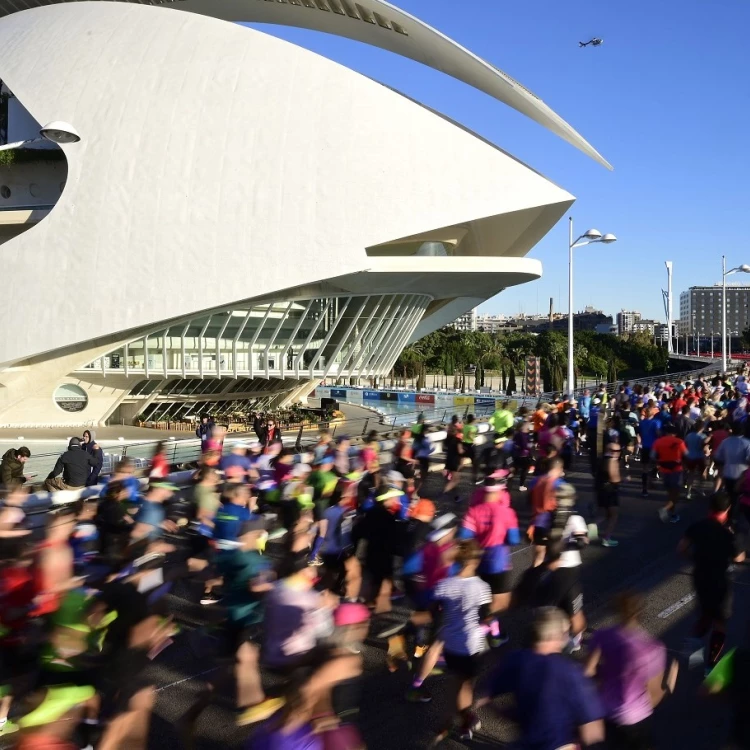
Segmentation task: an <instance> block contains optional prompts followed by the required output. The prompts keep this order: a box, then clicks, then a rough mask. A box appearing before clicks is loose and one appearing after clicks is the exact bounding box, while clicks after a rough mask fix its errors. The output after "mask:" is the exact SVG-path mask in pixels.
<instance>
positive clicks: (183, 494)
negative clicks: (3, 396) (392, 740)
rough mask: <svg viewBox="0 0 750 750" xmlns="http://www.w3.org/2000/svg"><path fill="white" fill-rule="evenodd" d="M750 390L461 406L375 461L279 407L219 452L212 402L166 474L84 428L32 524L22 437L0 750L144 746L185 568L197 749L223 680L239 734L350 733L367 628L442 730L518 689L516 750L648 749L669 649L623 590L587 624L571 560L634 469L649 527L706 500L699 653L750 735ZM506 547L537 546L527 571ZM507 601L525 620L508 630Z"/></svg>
mask: <svg viewBox="0 0 750 750" xmlns="http://www.w3.org/2000/svg"><path fill="white" fill-rule="evenodd" d="M748 390H749V389H748V383H747V382H746V380H745V377H744V376H743V375H738V376H732V377H720V376H718V375H717V376H715V377H710V378H704V377H700V378H698V379H695V380H691V381H689V382H688V381H679V380H677V381H674V382H667V381H665V382H662V383H659V384H658V385H656V386H655V387H653V388H648V387H641V386H640V385H635V386H634V387H632V388H631V387H630V386H629V384H627V383H625V384H623V385H622V386H619V387H618V388H617V389H616V390H615V392H614V393H613V392H611V391H609V392H608V391H607V390H605V388H604V387H603V386H602V387H600V388H599V389H596V390H595V392H593V393H590V392H589V391H583V393H582V394H580V395H578V396H577V398H575V399H574V398H569V397H567V396H562V395H561V396H560V397H559V398H555V399H553V400H551V401H550V402H549V403H540V404H539V405H538V407H537V408H536V409H533V410H527V409H525V408H521V409H519V410H511V409H510V408H509V405H508V404H505V405H503V406H501V407H499V408H498V409H497V410H496V411H495V413H494V414H492V415H491V417H490V418H489V420H488V421H489V429H488V430H485V428H483V427H482V428H481V429H480V422H479V421H478V420H476V419H474V417H473V416H472V415H466V416H465V418H460V417H458V416H455V417H453V419H452V420H451V422H450V424H448V425H431V424H429V422H428V421H427V420H425V419H424V418H423V417H421V416H420V418H418V419H417V421H416V423H415V424H414V425H413V426H412V427H411V428H409V429H404V430H402V431H401V432H400V434H399V436H398V438H397V440H395V445H393V447H391V446H390V445H388V446H387V447H388V450H387V452H385V451H384V449H383V448H384V446H383V444H382V442H381V439H380V438H381V436H380V435H379V434H378V433H376V432H373V433H370V434H369V435H368V436H367V437H366V438H365V439H364V440H362V441H361V442H360V441H356V444H355V441H352V440H350V439H349V438H347V437H338V438H336V439H335V440H334V439H332V437H331V435H330V434H329V433H328V432H327V431H326V430H322V431H321V432H320V434H319V436H318V440H317V442H316V443H315V445H313V446H311V447H310V448H309V450H308V451H306V452H303V453H299V452H295V451H294V450H292V449H289V448H286V447H284V445H283V444H282V442H281V436H280V433H279V432H278V428H276V426H275V425H274V423H273V420H270V421H268V422H267V423H266V424H265V425H263V430H262V432H259V437H261V439H262V442H261V441H257V442H241V441H240V442H233V443H232V444H231V445H224V438H225V435H224V433H223V432H222V430H221V428H220V427H217V426H216V425H214V424H213V423H212V421H211V420H210V418H209V417H206V418H205V419H203V420H202V422H201V425H200V426H199V427H198V431H197V434H198V436H199V437H200V438H201V441H202V447H203V451H202V458H201V461H200V463H199V465H198V467H197V468H196V469H195V471H194V472H192V473H191V475H190V478H189V480H187V482H186V483H184V484H181V485H180V486H177V485H176V484H173V483H172V482H171V481H170V477H173V475H172V474H170V471H171V470H172V468H173V467H169V466H168V465H167V463H166V459H165V457H164V454H163V451H160V450H157V452H156V454H155V457H154V460H153V461H152V465H151V468H150V470H149V471H148V472H146V475H145V476H143V477H139V476H137V472H136V471H135V468H134V466H133V464H132V463H131V462H129V461H128V460H123V461H121V462H120V463H118V464H117V465H116V466H115V468H114V473H113V474H112V475H111V476H108V477H100V476H99V470H100V469H101V461H100V457H99V456H98V454H97V453H96V451H97V450H98V446H96V445H95V442H94V441H95V436H93V435H91V434H89V435H88V436H87V439H86V440H84V441H78V439H74V440H73V441H71V446H70V448H69V450H68V451H67V452H66V453H65V454H63V456H62V457H61V459H60V461H58V464H57V465H56V467H55V469H54V470H53V472H52V473H51V474H50V476H49V477H48V478H47V480H46V483H47V487H48V489H50V490H55V489H58V490H59V489H70V488H72V487H77V488H84V489H83V490H82V491H81V493H80V499H78V500H77V501H75V502H70V503H67V504H64V505H60V506H53V508H52V509H46V512H44V513H39V514H35V513H33V512H31V511H30V499H31V498H33V499H34V501H36V500H38V499H39V497H40V495H39V494H36V495H33V496H31V495H30V494H29V489H28V487H27V481H26V479H27V478H26V477H25V476H24V473H23V465H24V463H25V460H26V459H27V458H28V456H29V451H28V449H27V448H19V449H18V450H15V451H8V452H7V453H6V454H5V456H4V457H3V465H2V479H3V482H4V484H5V494H4V498H3V502H2V505H0V747H15V748H19V749H21V750H35V749H39V748H59V749H61V750H63V749H64V750H67V749H68V748H70V749H75V748H102V749H103V750H107V749H109V748H133V749H134V750H137V749H138V748H145V747H147V746H148V736H149V724H150V717H151V713H152V709H153V706H154V702H155V696H156V692H155V687H154V686H153V685H150V684H149V683H148V679H147V676H148V666H149V664H150V663H151V662H153V661H155V660H159V659H160V655H161V654H162V653H163V652H164V650H165V649H168V648H169V647H170V646H172V645H173V644H174V643H175V641H176V640H178V639H181V638H183V639H190V638H191V637H193V636H194V635H195V633H194V631H190V630H189V629H186V628H185V625H184V624H182V623H180V622H179V617H177V618H176V617H175V615H174V607H173V604H174V598H175V597H176V596H182V595H184V592H185V591H187V590H188V587H187V586H186V582H192V583H193V584H194V585H195V586H196V587H197V588H198V589H199V591H200V592H202V593H200V594H199V595H198V598H199V601H200V604H201V605H202V606H203V607H204V608H205V609H204V611H205V612H206V613H207V620H208V621H210V623H211V626H210V627H204V628H202V630H201V636H202V637H201V638H200V639H199V640H197V641H195V639H194V641H195V642H197V643H199V644H200V645H199V649H200V650H201V653H199V654H197V656H198V657H200V658H204V657H206V655H207V653H210V655H211V658H212V659H213V661H214V664H215V665H214V668H213V669H211V670H210V672H211V674H210V675H208V676H207V677H205V678H204V682H205V683H206V689H205V691H204V692H202V693H201V694H200V696H199V698H198V699H197V701H196V702H195V704H194V705H193V706H192V707H191V709H190V710H189V711H188V712H187V713H186V714H185V716H184V717H183V720H182V721H181V722H180V725H179V727H178V731H179V734H180V736H181V738H182V740H183V741H184V743H185V745H186V746H191V742H192V735H193V731H194V727H195V725H196V722H197V721H198V719H199V717H200V715H201V713H202V712H203V711H204V710H206V708H207V707H208V706H209V705H210V703H211V702H212V701H214V700H217V699H219V698H220V697H222V698H226V696H231V699H232V701H233V703H234V705H235V708H236V721H237V723H238V724H239V725H242V726H248V727H249V730H248V738H247V740H246V743H247V744H246V747H247V748H251V749H252V750H359V749H360V748H365V747H366V743H365V740H364V739H363V737H362V735H361V734H360V730H359V728H358V722H357V715H358V709H359V703H360V694H361V689H362V684H363V681H364V679H365V676H364V674H363V655H362V644H363V643H364V642H365V641H367V642H379V643H380V644H381V645H382V648H383V651H384V653H385V659H384V669H388V670H390V671H391V672H397V671H400V670H408V671H409V673H410V675H409V683H410V687H409V689H408V690H407V691H406V693H405V695H404V701H408V702H412V703H428V702H430V701H431V700H432V692H433V691H434V690H435V689H440V690H451V691H452V693H451V694H452V696H455V700H453V699H451V709H450V710H449V711H448V712H446V714H445V715H444V716H442V717H441V718H440V720H439V721H438V722H437V723H436V725H435V726H434V740H433V744H434V745H438V744H439V743H440V742H442V741H443V740H444V739H445V738H447V737H448V736H449V735H451V734H452V735H454V736H455V737H458V738H459V739H471V737H472V736H473V734H474V733H476V732H477V731H478V730H479V729H480V728H481V717H482V715H483V712H485V711H487V710H490V709H489V707H488V704H490V703H492V702H493V701H495V699H497V698H499V697H500V696H504V695H512V696H513V699H514V714H513V720H514V721H515V723H516V724H517V726H518V736H519V739H518V744H517V747H518V748H527V749H528V750H532V749H533V750H561V749H562V748H566V749H568V748H577V747H595V748H605V747H607V748H628V749H629V750H639V749H640V748H643V749H644V750H646V749H647V748H652V747H654V745H653V739H652V736H651V717H652V714H653V711H654V709H655V707H656V706H657V705H658V703H659V702H660V701H661V700H662V699H663V698H664V696H665V695H667V694H669V693H670V692H672V691H673V690H674V687H675V683H676V681H677V680H678V663H677V661H676V660H674V659H671V658H670V657H669V656H668V653H667V650H666V648H665V647H664V645H663V644H662V643H660V642H659V641H658V640H656V639H654V638H653V637H652V636H650V635H649V634H648V633H647V632H646V631H645V629H643V628H642V627H641V626H640V625H639V615H640V613H641V611H642V608H643V601H642V599H641V597H640V596H639V595H638V593H636V592H632V591H623V592H620V594H619V596H618V598H617V602H616V609H617V612H618V614H619V620H618V624H616V625H614V626H613V627H610V628H607V629H604V630H598V631H595V632H593V633H592V634H591V635H590V637H589V638H587V639H586V640H585V642H584V640H583V639H584V635H585V634H586V633H587V622H586V616H585V609H584V601H585V600H584V591H583V590H582V584H581V576H580V568H581V565H582V561H583V560H582V552H583V551H584V550H585V548H586V547H587V545H589V544H601V545H602V546H603V547H606V548H612V547H615V546H617V545H618V543H619V541H621V540H619V539H618V538H617V522H618V510H619V504H620V487H621V484H622V481H623V477H626V476H627V475H628V473H630V474H638V473H640V485H639V486H640V488H641V491H642V493H643V495H644V496H648V495H649V493H651V492H652V491H653V490H654V489H655V488H656V487H657V483H661V484H662V485H663V487H664V489H665V490H666V497H667V499H666V502H665V504H664V505H663V506H662V507H660V508H659V510H658V517H659V519H660V520H661V521H662V522H664V523H672V524H678V523H681V519H680V504H681V503H684V502H687V501H688V500H690V501H691V502H693V503H695V502H702V503H703V505H704V506H705V518H704V519H703V520H701V521H698V522H697V523H693V524H690V525H687V524H686V527H685V530H684V535H683V540H682V542H681V544H680V549H679V552H680V553H681V554H684V555H685V556H687V557H688V559H689V560H691V561H692V565H693V581H694V587H695V595H696V599H697V603H698V607H697V609H698V618H697V621H696V623H695V631H694V637H695V639H696V640H695V644H694V645H695V648H700V647H702V646H704V647H705V649H704V652H705V653H704V657H703V658H704V665H703V668H704V669H705V670H706V673H707V678H706V687H705V689H706V690H707V691H708V692H725V693H727V694H729V695H731V696H733V697H734V701H735V702H734V704H733V705H735V706H736V711H735V722H734V725H733V728H732V731H733V741H734V742H736V744H737V746H738V747H750V719H748V717H747V716H746V714H745V712H744V710H743V701H744V700H745V699H747V698H748V697H750V651H747V650H746V649H744V648H743V647H739V648H736V649H732V650H730V651H729V652H725V640H726V626H727V621H728V618H729V617H730V615H731V593H732V592H731V575H730V574H731V570H732V567H733V566H734V565H735V564H738V563H740V562H741V561H742V560H743V559H744V550H745V546H746V539H747V536H748V534H747V530H748V528H750V472H748V471H747V470H748V466H750V439H748V436H750V419H749V418H748V415H749V414H750V405H749V399H750V394H749V393H748ZM436 447H437V448H438V449H439V450H437V451H436ZM70 454H72V455H70ZM574 467H575V468H574ZM433 469H440V470H442V475H443V477H444V480H443V481H442V484H441V486H440V487H439V488H438V489H436V483H435V482H436V479H435V478H436V477H438V476H439V475H438V474H437V473H435V478H433V479H431V481H430V482H429V483H428V481H427V480H428V477H429V476H430V474H431V471H432V470H433ZM581 469H583V470H586V471H589V470H590V472H591V474H592V475H593V479H594V487H595V493H594V496H595V502H592V503H586V504H585V505H586V507H582V506H583V505H584V503H582V502H581V501H580V492H577V490H576V486H575V484H576V482H575V480H572V481H571V477H570V475H571V474H572V473H573V472H574V470H578V471H580V470H581ZM94 471H95V472H96V476H95V477H94V478H93V479H92V472H94ZM58 475H61V476H58ZM467 488H469V489H468V491H467ZM655 513H656V511H655ZM519 516H521V518H524V519H529V522H528V523H523V524H520V523H519ZM518 545H530V546H532V547H533V554H532V557H531V564H530V565H529V567H528V568H527V569H526V570H523V571H517V573H521V574H520V576H519V575H514V573H513V570H512V567H513V562H512V561H513V557H512V554H511V553H512V551H513V548H514V547H517V546H518ZM510 610H512V611H514V613H515V614H514V616H518V618H520V620H521V621H522V622H523V623H524V625H523V632H524V633H525V636H524V638H523V639H522V640H519V641H518V642H511V643H510V644H509V643H508V641H509V636H508V632H507V631H506V628H505V618H506V617H507V613H508V612H509V611H510ZM204 636H205V637H204ZM514 641H515V639H514ZM436 674H445V675H447V676H448V677H450V679H449V680H446V679H437V678H436V677H435V675H436ZM269 676H271V677H272V678H273V679H272V680H271V682H272V683H273V686H274V688H273V691H272V693H271V691H270V690H269V693H268V694H267V692H266V690H267V689H268V684H269V680H268V679H267V678H268V677H269ZM487 742H489V743H490V745H491V740H487ZM3 743H4V744H3ZM383 747H385V746H384V745H383ZM717 747H719V744H718V742H717Z"/></svg>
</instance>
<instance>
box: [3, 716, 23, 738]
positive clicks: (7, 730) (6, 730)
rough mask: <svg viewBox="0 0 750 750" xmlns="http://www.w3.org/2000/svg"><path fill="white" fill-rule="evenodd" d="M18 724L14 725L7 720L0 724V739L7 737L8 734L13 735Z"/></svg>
mask: <svg viewBox="0 0 750 750" xmlns="http://www.w3.org/2000/svg"><path fill="white" fill-rule="evenodd" d="M18 728H19V727H18V724H14V723H13V722H12V721H8V719H4V720H3V721H2V722H0V737H7V736H8V735H9V734H15V733H16V732H17V731H18Z"/></svg>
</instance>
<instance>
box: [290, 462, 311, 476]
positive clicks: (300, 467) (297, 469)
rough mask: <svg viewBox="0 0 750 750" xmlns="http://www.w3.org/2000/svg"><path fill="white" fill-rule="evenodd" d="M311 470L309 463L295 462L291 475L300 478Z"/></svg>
mask: <svg viewBox="0 0 750 750" xmlns="http://www.w3.org/2000/svg"><path fill="white" fill-rule="evenodd" d="M311 471H312V469H311V468H310V465H309V464H294V466H292V472H291V475H292V477H294V478H295V479H299V478H300V477H306V476H307V475H308V474H309V473H310V472H311Z"/></svg>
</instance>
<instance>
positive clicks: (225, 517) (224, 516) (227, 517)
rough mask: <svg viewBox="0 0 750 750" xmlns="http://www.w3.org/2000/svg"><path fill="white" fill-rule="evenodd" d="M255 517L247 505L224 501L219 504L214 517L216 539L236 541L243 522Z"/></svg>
mask: <svg viewBox="0 0 750 750" xmlns="http://www.w3.org/2000/svg"><path fill="white" fill-rule="evenodd" d="M253 517H254V514H253V513H251V512H250V509H249V508H248V507H247V506H246V505H235V504H234V503H223V504H222V505H220V506H219V509H218V510H217V511H216V517H215V518H214V539H217V540H222V541H226V542H236V541H237V537H238V536H239V534H240V527H241V526H242V524H243V523H244V522H245V521H250V520H251V519H252V518H253Z"/></svg>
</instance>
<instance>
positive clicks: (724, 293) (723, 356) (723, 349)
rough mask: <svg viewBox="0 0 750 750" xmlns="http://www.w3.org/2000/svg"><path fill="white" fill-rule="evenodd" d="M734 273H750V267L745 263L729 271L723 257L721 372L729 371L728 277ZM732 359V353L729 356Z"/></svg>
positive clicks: (724, 256) (725, 259)
mask: <svg viewBox="0 0 750 750" xmlns="http://www.w3.org/2000/svg"><path fill="white" fill-rule="evenodd" d="M733 273H750V266H748V265H747V264H746V263H743V264H742V265H741V266H737V268H730V269H729V270H728V271H727V257H726V255H722V256H721V371H722V373H726V371H727V276H730V275H731V274H733ZM729 356H730V357H731V353H730V355H729Z"/></svg>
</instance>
